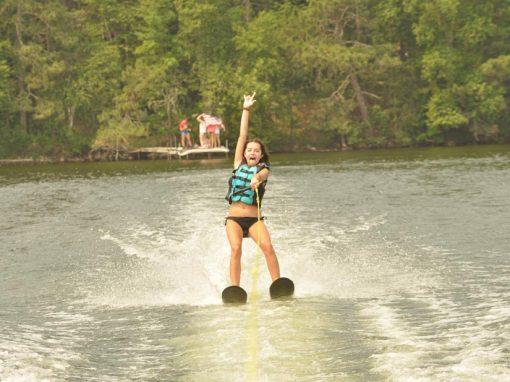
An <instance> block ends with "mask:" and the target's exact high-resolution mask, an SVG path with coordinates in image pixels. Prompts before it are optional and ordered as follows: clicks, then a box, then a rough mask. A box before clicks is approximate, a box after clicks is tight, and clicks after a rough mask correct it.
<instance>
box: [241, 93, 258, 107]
mask: <svg viewBox="0 0 510 382" xmlns="http://www.w3.org/2000/svg"><path fill="white" fill-rule="evenodd" d="M255 94H257V92H253V94H252V95H245V96H244V102H243V109H250V108H251V107H252V106H253V104H254V103H255V102H257V101H256V100H255Z"/></svg>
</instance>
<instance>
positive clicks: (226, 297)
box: [221, 285, 248, 304]
mask: <svg viewBox="0 0 510 382" xmlns="http://www.w3.org/2000/svg"><path fill="white" fill-rule="evenodd" d="M221 299H222V300H223V303H225V304H246V300H247V299H248V295H247V294H246V291H245V290H244V289H243V288H241V287H238V286H235V285H232V286H229V287H227V288H225V289H224V290H223V293H222V294H221Z"/></svg>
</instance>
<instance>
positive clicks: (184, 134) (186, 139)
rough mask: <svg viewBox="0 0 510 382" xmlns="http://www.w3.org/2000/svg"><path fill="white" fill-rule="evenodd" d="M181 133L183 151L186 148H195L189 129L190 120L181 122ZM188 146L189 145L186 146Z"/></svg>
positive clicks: (186, 119)
mask: <svg viewBox="0 0 510 382" xmlns="http://www.w3.org/2000/svg"><path fill="white" fill-rule="evenodd" d="M179 131H180V132H181V146H182V148H183V149H185V148H186V147H193V142H192V141H191V132H190V127H189V122H188V118H185V119H183V120H182V121H181V122H179ZM186 144H188V145H186Z"/></svg>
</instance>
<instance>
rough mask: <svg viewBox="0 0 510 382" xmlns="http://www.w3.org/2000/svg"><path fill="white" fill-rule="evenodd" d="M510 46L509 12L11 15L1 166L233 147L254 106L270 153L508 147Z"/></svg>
mask: <svg viewBox="0 0 510 382" xmlns="http://www.w3.org/2000/svg"><path fill="white" fill-rule="evenodd" d="M509 36H510V2H508V1H507V0H491V1H490V0H429V1H423V0H310V1H299V0H286V1H285V0H45V1H40V0H39V1H37V0H3V1H2V2H1V3H0V157H3V158H6V157H27V156H41V155H43V156H51V157H72V156H76V157H78V156H85V155H87V153H89V151H90V150H92V149H94V148H98V147H109V148H118V147H122V149H124V150H127V149H130V148H135V147H138V146H147V145H156V146H161V145H168V144H169V143H170V140H169V139H170V138H169V137H170V136H176V135H177V134H178V130H177V124H178V122H179V121H180V120H181V119H183V118H185V117H188V118H191V121H192V122H193V123H194V128H193V134H196V133H197V127H196V123H195V122H196V121H194V119H193V115H195V114H198V113H202V112H206V113H209V114H213V115H217V116H220V117H221V118H223V120H224V122H225V124H226V126H227V132H226V138H228V139H230V140H231V142H232V141H234V140H235V139H236V137H237V133H238V124H239V119H240V114H241V102H242V95H243V94H245V93H248V92H251V91H253V90H256V91H257V100H258V102H257V104H256V110H255V112H254V113H252V117H251V126H252V134H253V135H254V136H258V137H260V138H262V139H264V140H265V141H266V142H268V144H269V146H270V149H271V150H272V151H292V150H303V149H307V148H308V149H310V148H312V147H313V148H318V149H346V148H367V147H395V146H411V145H443V144H448V145H453V144H468V143H502V142H509V141H510V126H509V123H508V121H509V116H510V38H509ZM195 137H196V135H195Z"/></svg>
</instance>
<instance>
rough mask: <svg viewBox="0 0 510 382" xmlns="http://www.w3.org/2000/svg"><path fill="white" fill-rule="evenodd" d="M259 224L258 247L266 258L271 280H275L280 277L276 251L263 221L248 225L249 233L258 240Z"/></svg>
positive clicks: (254, 239)
mask: <svg viewBox="0 0 510 382" xmlns="http://www.w3.org/2000/svg"><path fill="white" fill-rule="evenodd" d="M259 226H260V249H261V250H262V252H263V253H264V256H265V258H266V263H267V268H268V269H269V274H270V275H271V280H273V281H274V280H276V279H278V278H280V265H279V264H278V258H277V257H276V253H275V251H274V248H273V244H272V243H271V237H270V236H269V231H268V230H267V227H266V225H265V224H264V222H262V221H260V222H257V223H255V224H253V225H252V226H251V227H250V230H249V233H250V237H251V238H252V239H253V241H255V243H257V242H258V238H259V237H258V234H259V228H258V227H259Z"/></svg>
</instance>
